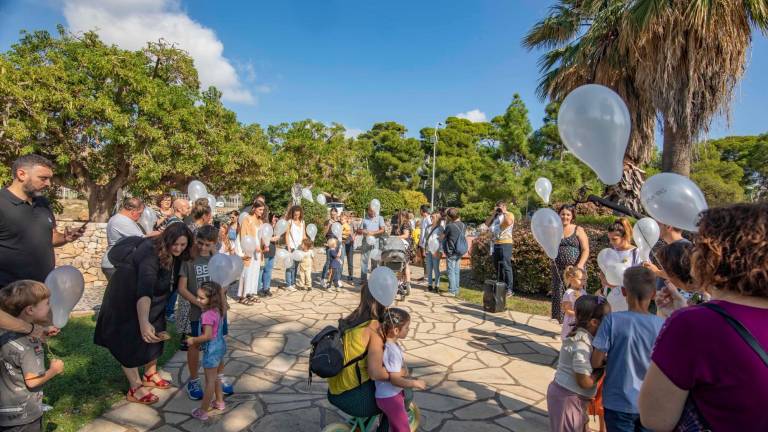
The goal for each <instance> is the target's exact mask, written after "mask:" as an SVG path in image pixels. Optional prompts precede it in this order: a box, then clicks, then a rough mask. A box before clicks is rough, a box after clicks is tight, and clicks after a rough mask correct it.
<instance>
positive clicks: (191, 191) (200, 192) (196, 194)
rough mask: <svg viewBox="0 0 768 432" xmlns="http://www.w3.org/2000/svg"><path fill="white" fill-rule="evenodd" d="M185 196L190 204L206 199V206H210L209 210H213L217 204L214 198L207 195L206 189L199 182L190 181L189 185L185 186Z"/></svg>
mask: <svg viewBox="0 0 768 432" xmlns="http://www.w3.org/2000/svg"><path fill="white" fill-rule="evenodd" d="M187 196H188V197H189V201H190V202H195V201H197V200H198V199H200V198H205V199H207V200H208V206H210V207H211V209H215V208H216V206H217V203H218V200H217V199H216V197H215V196H213V195H211V194H210V193H208V188H207V187H206V186H205V184H203V182H201V181H199V180H192V181H191V182H189V185H188V186H187ZM222 205H223V204H222Z"/></svg>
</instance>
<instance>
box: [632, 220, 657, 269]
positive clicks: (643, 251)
mask: <svg viewBox="0 0 768 432" xmlns="http://www.w3.org/2000/svg"><path fill="white" fill-rule="evenodd" d="M660 234H661V233H660V231H659V224H657V223H656V221H655V220H653V219H651V218H642V219H640V220H639V221H637V223H636V224H635V227H634V228H632V238H633V239H634V240H635V244H636V245H637V250H638V251H639V252H640V257H641V258H642V260H643V261H650V260H651V250H652V249H653V246H655V245H656V243H657V242H658V241H659V236H660Z"/></svg>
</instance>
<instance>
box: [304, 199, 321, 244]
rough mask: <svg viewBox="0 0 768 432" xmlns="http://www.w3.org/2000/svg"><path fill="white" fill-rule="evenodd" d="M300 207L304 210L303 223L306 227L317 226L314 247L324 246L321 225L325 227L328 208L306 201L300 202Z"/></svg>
mask: <svg viewBox="0 0 768 432" xmlns="http://www.w3.org/2000/svg"><path fill="white" fill-rule="evenodd" d="M301 207H302V208H303V209H304V223H305V224H306V225H309V224H315V225H316V226H317V236H316V237H315V246H321V245H323V244H325V236H324V235H323V225H325V221H327V220H328V207H326V206H324V205H321V204H318V203H316V202H309V201H307V200H301Z"/></svg>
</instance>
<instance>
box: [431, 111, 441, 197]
mask: <svg viewBox="0 0 768 432" xmlns="http://www.w3.org/2000/svg"><path fill="white" fill-rule="evenodd" d="M439 126H440V123H438V124H436V125H435V139H434V141H432V199H431V200H430V204H429V205H430V210H431V211H435V165H436V164H437V128H438V127H439Z"/></svg>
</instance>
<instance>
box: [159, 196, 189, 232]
mask: <svg viewBox="0 0 768 432" xmlns="http://www.w3.org/2000/svg"><path fill="white" fill-rule="evenodd" d="M191 211H192V208H191V207H190V206H189V201H187V200H185V199H184V198H176V199H175V200H174V201H173V216H171V217H169V218H168V220H167V221H166V223H165V225H166V226H168V225H170V224H172V223H175V222H183V221H184V218H185V217H187V216H189V213H190V212H191Z"/></svg>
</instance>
